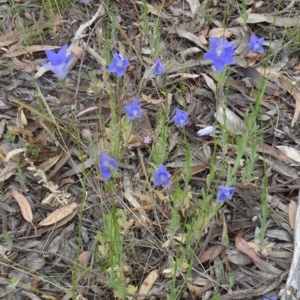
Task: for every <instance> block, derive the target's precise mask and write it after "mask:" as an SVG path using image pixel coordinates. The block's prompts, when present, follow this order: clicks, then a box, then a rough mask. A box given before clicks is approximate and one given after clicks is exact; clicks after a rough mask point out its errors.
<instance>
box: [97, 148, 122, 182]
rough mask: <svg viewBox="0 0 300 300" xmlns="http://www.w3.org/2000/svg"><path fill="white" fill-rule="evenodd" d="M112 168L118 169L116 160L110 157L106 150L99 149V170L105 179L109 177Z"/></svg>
mask: <svg viewBox="0 0 300 300" xmlns="http://www.w3.org/2000/svg"><path fill="white" fill-rule="evenodd" d="M112 169H115V170H117V169H118V165H117V162H116V160H115V159H114V158H112V157H110V156H109V155H108V153H107V152H105V151H101V152H100V157H99V170H100V172H101V175H102V177H103V179H104V180H105V181H107V180H108V179H109V178H110V177H111V172H112Z"/></svg>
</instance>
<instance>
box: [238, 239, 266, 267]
mask: <svg viewBox="0 0 300 300" xmlns="http://www.w3.org/2000/svg"><path fill="white" fill-rule="evenodd" d="M235 246H236V248H237V249H238V250H240V251H241V252H243V253H245V254H247V255H248V256H249V257H251V258H252V260H253V261H256V262H260V261H261V259H260V258H259V256H258V255H257V253H256V252H255V250H254V249H253V248H251V247H250V246H249V244H248V242H247V241H246V240H244V239H243V238H241V237H239V236H236V237H235Z"/></svg>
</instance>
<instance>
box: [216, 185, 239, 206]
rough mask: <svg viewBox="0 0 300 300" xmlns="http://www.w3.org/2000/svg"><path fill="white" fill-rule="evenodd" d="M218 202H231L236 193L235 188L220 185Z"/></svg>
mask: <svg viewBox="0 0 300 300" xmlns="http://www.w3.org/2000/svg"><path fill="white" fill-rule="evenodd" d="M218 190H219V192H218V197H217V199H218V201H219V202H224V201H227V200H230V199H231V197H232V196H233V194H234V192H235V187H229V188H228V187H226V186H224V185H219V186H218Z"/></svg>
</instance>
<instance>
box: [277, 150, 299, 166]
mask: <svg viewBox="0 0 300 300" xmlns="http://www.w3.org/2000/svg"><path fill="white" fill-rule="evenodd" d="M276 148H277V149H279V151H280V152H282V153H283V154H284V155H286V156H287V157H289V158H290V159H292V160H294V161H295V162H298V163H300V151H299V150H297V149H295V148H293V147H290V146H276Z"/></svg>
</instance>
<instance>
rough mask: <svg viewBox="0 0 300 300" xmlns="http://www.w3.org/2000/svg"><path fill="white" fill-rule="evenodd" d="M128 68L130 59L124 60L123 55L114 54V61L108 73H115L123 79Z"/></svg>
mask: <svg viewBox="0 0 300 300" xmlns="http://www.w3.org/2000/svg"><path fill="white" fill-rule="evenodd" d="M128 66H130V62H129V60H128V59H126V58H124V57H123V56H122V55H121V54H114V58H113V61H112V62H111V63H110V65H109V66H108V68H107V71H108V72H115V73H116V74H117V76H118V77H121V76H123V75H124V73H125V71H126V68H127V67H128Z"/></svg>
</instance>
